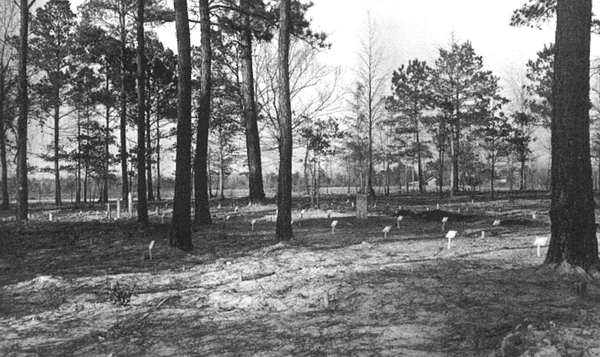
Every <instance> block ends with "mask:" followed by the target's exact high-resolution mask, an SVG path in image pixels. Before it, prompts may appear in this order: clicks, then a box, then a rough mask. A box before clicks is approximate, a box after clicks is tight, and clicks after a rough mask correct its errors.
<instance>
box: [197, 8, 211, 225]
mask: <svg viewBox="0 0 600 357" xmlns="http://www.w3.org/2000/svg"><path fill="white" fill-rule="evenodd" d="M199 12H200V36H201V37H200V58H201V64H200V93H198V129H197V136H196V156H195V157H194V191H195V192H194V198H195V202H194V204H195V208H196V210H195V217H194V220H195V222H196V224H199V225H205V224H211V223H212V218H211V216H210V204H209V203H210V202H209V198H208V189H209V187H208V174H209V173H208V167H207V166H208V165H207V160H208V129H209V123H210V94H211V93H210V92H211V77H210V71H211V57H212V53H211V48H210V18H209V13H208V0H200V1H199Z"/></svg>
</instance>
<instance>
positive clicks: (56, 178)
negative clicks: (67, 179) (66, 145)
mask: <svg viewBox="0 0 600 357" xmlns="http://www.w3.org/2000/svg"><path fill="white" fill-rule="evenodd" d="M58 92H59V89H58V88H56V93H55V96H54V205H55V206H57V207H60V206H62V199H61V192H60V163H59V157H58V156H59V148H60V143H59V140H60V131H59V123H60V104H59V102H60V94H59V93H58Z"/></svg>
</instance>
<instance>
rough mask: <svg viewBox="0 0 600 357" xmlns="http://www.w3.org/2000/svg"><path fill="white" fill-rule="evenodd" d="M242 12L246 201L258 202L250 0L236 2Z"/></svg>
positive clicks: (259, 183)
mask: <svg viewBox="0 0 600 357" xmlns="http://www.w3.org/2000/svg"><path fill="white" fill-rule="evenodd" d="M240 8H241V10H242V14H241V19H242V20H241V21H242V33H241V36H240V70H241V73H242V83H241V92H242V102H243V108H244V125H245V128H246V152H247V154H248V184H249V190H250V201H251V202H252V203H256V202H258V203H261V202H264V200H265V190H264V187H263V179H262V163H261V154H260V135H259V132H258V124H257V122H258V119H257V110H256V101H255V96H254V74H253V70H252V67H253V64H252V29H251V26H250V15H249V12H250V10H251V9H250V0H240Z"/></svg>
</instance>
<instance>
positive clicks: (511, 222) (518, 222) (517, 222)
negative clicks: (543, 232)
mask: <svg viewBox="0 0 600 357" xmlns="http://www.w3.org/2000/svg"><path fill="white" fill-rule="evenodd" d="M538 224H539V223H538V222H536V221H531V220H528V219H521V218H513V219H503V220H502V225H503V226H524V227H531V226H536V225H538Z"/></svg>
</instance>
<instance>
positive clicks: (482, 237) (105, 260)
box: [0, 198, 600, 356]
mask: <svg viewBox="0 0 600 357" xmlns="http://www.w3.org/2000/svg"><path fill="white" fill-rule="evenodd" d="M394 201H395V202H394ZM398 201H399V199H398V198H396V199H395V200H392V199H389V201H387V202H385V201H382V200H378V201H377V205H375V204H373V205H371V206H370V207H369V212H370V214H369V217H368V218H367V219H366V220H359V219H357V218H355V217H354V211H353V208H352V206H351V203H350V202H349V201H348V200H346V199H345V198H344V199H337V200H332V201H331V202H330V203H329V204H327V205H326V206H325V207H323V208H322V209H320V210H316V209H309V208H303V206H301V205H299V207H297V209H296V210H295V211H294V221H295V222H294V235H295V239H294V240H293V241H292V242H289V243H286V244H281V243H277V242H275V241H274V240H273V238H274V237H273V231H274V217H275V207H274V206H273V205H265V206H251V207H247V206H241V205H240V206H239V207H238V208H237V209H236V208H234V207H235V204H228V205H227V206H225V205H223V206H222V207H221V208H217V207H215V208H213V210H212V213H213V214H214V218H215V223H214V224H213V225H211V226H209V227H199V228H198V229H197V230H196V231H195V233H194V245H195V250H194V251H193V252H192V253H190V254H186V253H183V252H180V251H178V250H173V249H171V248H169V247H168V245H167V241H168V229H169V225H168V219H169V210H168V207H167V208H165V207H161V209H160V212H159V214H158V215H156V214H155V215H153V216H152V217H151V218H152V223H151V225H150V227H147V228H141V227H139V226H138V225H137V224H135V222H133V221H131V220H128V219H127V218H122V219H121V220H118V221H115V220H114V219H108V218H107V217H106V216H105V215H104V214H103V213H99V214H96V213H95V211H85V212H80V211H79V210H71V211H65V210H63V211H55V212H54V216H53V220H54V221H53V222H49V221H48V220H47V212H46V211H40V212H39V213H38V215H37V216H36V217H39V219H38V220H32V222H31V223H30V224H29V225H28V226H22V225H18V224H16V223H15V222H10V221H5V222H0V234H1V238H2V242H3V245H4V248H3V249H2V250H1V252H0V356H600V329H599V325H600V323H599V321H600V319H599V317H600V309H599V302H600V287H599V285H598V283H597V282H591V281H589V282H587V284H586V286H587V289H586V291H581V288H580V287H581V284H580V283H579V282H578V281H579V280H578V279H577V278H574V277H569V276H564V275H559V274H557V273H555V272H552V271H548V270H547V269H541V264H542V262H543V257H544V254H545V252H546V248H547V247H545V246H544V247H541V249H540V250H541V253H542V256H541V257H538V256H537V247H536V246H534V245H533V243H534V241H535V240H536V239H537V238H539V237H547V236H548V234H549V221H548V216H547V207H548V201H546V200H543V199H516V200H511V201H508V200H504V201H491V202H487V201H486V202H476V201H475V200H473V201H471V200H463V202H454V203H444V204H442V205H441V206H438V205H437V203H435V201H431V202H427V201H416V202H408V203H406V202H402V203H404V204H402V205H399V204H398ZM163 213H164V214H165V218H164V222H165V223H161V222H163V218H162V214H163ZM398 215H402V216H403V219H402V220H401V221H398V220H397V217H398ZM113 217H114V212H113ZM444 217H448V221H447V222H446V223H444V224H442V218H444ZM253 221H254V223H252V222H253ZM333 221H337V225H336V226H335V231H334V232H332V227H331V225H332V222H333ZM494 222H496V223H495V224H494ZM387 226H391V228H390V229H389V232H387V233H384V232H383V230H384V228H385V227H387ZM449 231H456V237H455V238H454V239H452V240H451V242H450V248H448V243H449V242H448V239H447V238H446V235H447V234H448V232H449ZM482 232H484V233H483V234H482ZM152 241H154V246H153V249H152V259H149V255H150V254H149V251H148V246H149V244H150V242H152Z"/></svg>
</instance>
